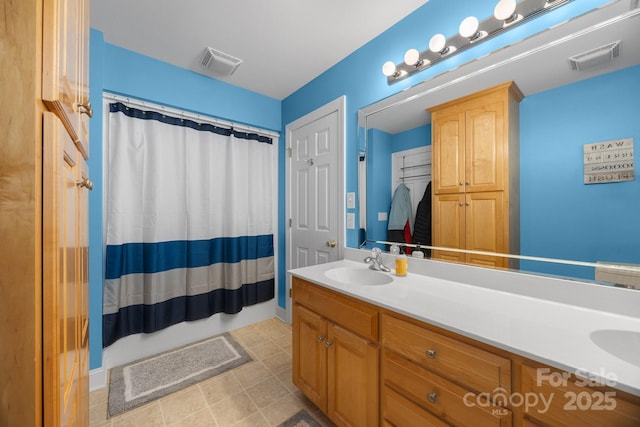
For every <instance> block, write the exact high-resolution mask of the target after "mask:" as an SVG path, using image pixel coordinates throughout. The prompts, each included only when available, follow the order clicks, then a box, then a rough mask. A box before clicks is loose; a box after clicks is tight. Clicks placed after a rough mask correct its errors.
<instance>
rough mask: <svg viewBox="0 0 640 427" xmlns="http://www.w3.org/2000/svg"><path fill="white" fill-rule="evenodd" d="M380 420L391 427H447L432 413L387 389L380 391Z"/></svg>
mask: <svg viewBox="0 0 640 427" xmlns="http://www.w3.org/2000/svg"><path fill="white" fill-rule="evenodd" d="M382 419H383V420H384V422H385V424H384V425H388V426H393V427H413V426H420V427H448V426H449V424H447V423H445V422H444V421H441V420H440V419H439V418H438V417H436V416H435V415H433V414H432V413H430V412H428V411H425V410H424V409H422V408H421V407H420V406H418V405H416V404H415V403H413V402H412V401H410V400H408V399H405V398H404V397H403V396H401V395H400V394H398V393H397V392H396V391H395V390H393V389H392V388H389V387H384V388H383V389H382Z"/></svg>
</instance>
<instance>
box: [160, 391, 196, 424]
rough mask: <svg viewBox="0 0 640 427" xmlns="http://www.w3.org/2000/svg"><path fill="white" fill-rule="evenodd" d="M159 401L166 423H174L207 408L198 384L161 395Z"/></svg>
mask: <svg viewBox="0 0 640 427" xmlns="http://www.w3.org/2000/svg"><path fill="white" fill-rule="evenodd" d="M159 402H160V406H161V408H162V414H163V416H164V422H165V423H166V424H171V423H175V422H176V421H179V420H181V419H183V418H186V417H187V416H189V415H191V414H193V413H194V412H199V411H201V410H203V409H207V402H206V401H205V399H204V395H203V394H202V390H200V387H198V386H192V387H189V388H187V389H185V390H182V391H179V392H176V393H173V394H171V395H169V396H166V397H163V398H162V399H160V401H159Z"/></svg>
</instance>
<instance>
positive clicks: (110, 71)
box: [89, 30, 284, 369]
mask: <svg viewBox="0 0 640 427" xmlns="http://www.w3.org/2000/svg"><path fill="white" fill-rule="evenodd" d="M90 72H91V74H90V78H91V81H90V91H91V92H90V93H91V103H92V105H93V106H94V113H95V115H94V119H93V120H92V121H91V135H90V137H91V148H90V150H91V155H90V160H89V162H90V164H89V167H90V170H91V177H92V180H93V181H94V183H95V184H96V185H95V190H94V191H92V192H91V196H90V200H89V211H90V218H89V227H90V232H89V239H90V240H89V246H90V260H89V262H90V265H89V268H90V278H89V282H90V286H89V287H90V307H89V309H90V313H89V316H90V319H91V322H90V324H91V326H90V327H91V329H90V334H91V335H90V368H91V369H95V368H99V367H100V366H102V278H103V275H104V274H103V260H102V247H103V241H102V233H103V230H102V227H103V218H102V210H103V206H102V199H103V194H102V185H100V184H101V183H102V160H103V156H102V154H103V153H102V143H101V142H102V94H103V91H106V92H111V93H116V94H119V95H122V96H129V97H132V98H137V99H142V100H145V101H150V102H154V103H157V104H162V105H167V106H170V107H175V108H179V109H181V110H185V111H192V112H196V113H200V114H205V115H209V116H213V117H218V118H221V119H225V120H229V121H233V122H236V123H243V124H247V125H251V126H254V127H259V128H262V129H268V130H275V131H278V132H279V131H280V125H281V123H282V120H281V102H280V101H279V100H276V99H273V98H269V97H266V96H263V95H260V94H257V93H255V92H251V91H248V90H246V89H241V88H238V87H236V86H232V85H230V84H228V83H224V82H221V81H217V80H214V79H212V78H209V77H206V76H203V75H201V74H198V73H195V72H192V71H189V70H185V69H182V68H178V67H175V66H173V65H170V64H167V63H164V62H161V61H157V60H155V59H152V58H149V57H147V56H144V55H140V54H137V53H134V52H131V51H129V50H126V49H122V48H119V47H116V46H113V45H110V44H108V43H105V42H104V39H103V35H102V33H101V32H100V31H96V30H92V31H91V69H90ZM281 139H282V138H281ZM283 145H284V141H282V142H281V143H280V146H283Z"/></svg>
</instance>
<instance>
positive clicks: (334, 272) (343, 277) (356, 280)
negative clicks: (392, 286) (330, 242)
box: [324, 267, 393, 285]
mask: <svg viewBox="0 0 640 427" xmlns="http://www.w3.org/2000/svg"><path fill="white" fill-rule="evenodd" d="M324 274H325V275H326V276H327V277H328V278H329V279H331V280H335V281H336V282H340V283H344V284H347V285H348V284H357V285H387V284H389V283H391V282H393V277H391V276H390V275H388V274H385V273H383V272H381V271H374V270H370V269H368V268H348V267H338V268H332V269H331V270H327V271H325V273H324Z"/></svg>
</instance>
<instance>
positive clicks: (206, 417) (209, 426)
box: [166, 408, 218, 427]
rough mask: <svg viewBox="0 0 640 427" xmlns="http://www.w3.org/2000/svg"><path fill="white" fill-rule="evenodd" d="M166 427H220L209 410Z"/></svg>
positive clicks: (201, 411) (196, 413) (195, 413)
mask: <svg viewBox="0 0 640 427" xmlns="http://www.w3.org/2000/svg"><path fill="white" fill-rule="evenodd" d="M166 425H167V427H218V423H216V421H215V420H214V419H213V415H212V414H211V411H210V410H209V408H206V409H202V410H200V411H198V412H194V413H193V414H191V415H189V416H188V417H186V418H183V419H181V420H180V421H176V422H175V423H172V424H166Z"/></svg>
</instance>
